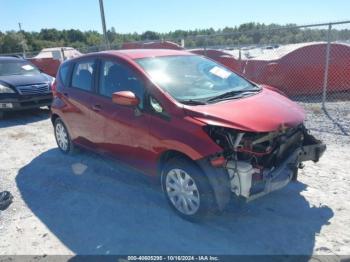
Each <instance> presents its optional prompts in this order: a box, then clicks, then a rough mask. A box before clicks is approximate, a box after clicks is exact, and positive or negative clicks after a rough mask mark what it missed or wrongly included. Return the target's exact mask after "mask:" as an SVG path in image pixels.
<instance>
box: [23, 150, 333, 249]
mask: <svg viewBox="0 0 350 262" xmlns="http://www.w3.org/2000/svg"><path fill="white" fill-rule="evenodd" d="M16 182H17V186H18V188H19V191H20V193H21V195H22V197H23V199H24V201H25V203H26V204H27V206H28V207H29V208H30V209H31V210H32V212H33V213H34V215H36V216H37V217H38V218H39V219H40V220H41V221H42V222H43V223H44V224H45V225H46V226H47V228H48V229H49V230H50V231H51V232H52V233H53V234H54V235H55V236H56V237H57V238H58V239H59V240H60V241H62V243H63V244H64V245H66V246H67V247H68V248H69V249H70V250H72V251H73V252H74V253H76V254H217V255H219V254H304V255H305V254H306V255H309V254H312V252H313V247H314V242H315V235H316V234H318V233H319V232H320V230H321V228H322V226H323V225H326V224H328V223H329V220H330V218H331V217H332V216H333V211H332V210H331V209H330V208H329V207H327V206H318V207H316V206H310V205H309V203H308V202H307V200H306V199H305V198H304V197H303V196H302V195H301V194H300V193H301V192H302V191H304V190H306V185H304V184H302V183H293V184H290V185H289V186H288V187H286V188H285V189H283V190H281V191H279V192H275V193H273V194H271V195H268V196H266V197H264V198H261V199H258V200H256V201H254V202H251V203H249V204H240V205H235V204H234V203H232V204H231V205H230V206H229V208H228V209H227V211H225V212H224V213H223V214H222V215H221V216H218V217H215V218H213V219H211V220H209V221H207V222H203V223H201V224H193V223H190V222H187V221H184V220H182V219H181V218H179V217H178V216H176V215H175V214H174V213H173V212H172V211H171V209H170V208H169V207H168V205H167V203H166V201H165V199H164V198H163V195H162V192H161V191H160V190H158V187H156V186H155V185H154V183H151V182H150V181H149V180H148V179H146V178H145V177H144V176H142V175H140V174H137V173H135V172H134V171H132V170H130V169H128V168H126V167H123V166H122V165H120V164H117V163H115V162H113V161H110V160H105V159H104V158H101V157H99V156H97V155H95V154H90V153H87V152H82V153H80V154H78V155H75V156H66V155H63V154H61V153H60V152H59V150H58V149H51V150H49V151H46V152H44V153H42V154H41V155H39V156H38V157H36V158H35V159H33V160H32V161H31V162H30V163H29V164H27V165H26V166H24V167H23V168H21V169H20V171H19V173H18V175H17V177H16Z"/></svg>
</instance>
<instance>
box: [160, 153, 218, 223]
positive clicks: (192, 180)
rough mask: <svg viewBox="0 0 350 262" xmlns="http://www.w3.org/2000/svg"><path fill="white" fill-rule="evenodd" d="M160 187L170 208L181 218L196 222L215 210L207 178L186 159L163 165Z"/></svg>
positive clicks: (174, 160) (178, 158)
mask: <svg viewBox="0 0 350 262" xmlns="http://www.w3.org/2000/svg"><path fill="white" fill-rule="evenodd" d="M162 187H163V192H164V193H165V195H166V198H167V200H168V202H169V204H170V206H171V207H172V208H173V210H174V211H175V212H176V213H177V214H178V215H180V216H181V217H182V218H185V219H187V220H190V221H192V222H197V221H199V220H202V219H203V218H205V217H208V215H210V214H211V213H212V211H214V209H215V199H214V194H213V190H212V188H211V186H210V184H209V181H208V179H207V177H206V176H205V174H203V172H202V171H201V170H200V169H199V168H198V167H197V166H196V165H195V164H194V163H193V162H192V161H190V160H188V159H186V158H181V157H177V158H173V159H170V160H169V161H168V162H167V163H166V164H165V168H164V169H163V172H162Z"/></svg>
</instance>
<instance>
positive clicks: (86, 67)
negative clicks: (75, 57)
mask: <svg viewBox="0 0 350 262" xmlns="http://www.w3.org/2000/svg"><path fill="white" fill-rule="evenodd" d="M94 73H95V61H94V60H89V61H86V60H85V61H81V62H77V63H76V64H75V66H74V70H73V76H72V87H75V88H78V89H81V90H85V91H92V90H93V75H94Z"/></svg>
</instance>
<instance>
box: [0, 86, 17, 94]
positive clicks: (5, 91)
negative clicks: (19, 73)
mask: <svg viewBox="0 0 350 262" xmlns="http://www.w3.org/2000/svg"><path fill="white" fill-rule="evenodd" d="M14 92H15V91H13V89H11V88H9V87H8V86H4V85H2V84H0V94H13V93H14Z"/></svg>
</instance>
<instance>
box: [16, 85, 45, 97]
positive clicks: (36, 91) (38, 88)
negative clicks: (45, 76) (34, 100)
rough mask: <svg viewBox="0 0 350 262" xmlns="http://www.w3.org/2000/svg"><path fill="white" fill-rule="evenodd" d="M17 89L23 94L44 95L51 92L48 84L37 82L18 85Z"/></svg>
mask: <svg viewBox="0 0 350 262" xmlns="http://www.w3.org/2000/svg"><path fill="white" fill-rule="evenodd" d="M17 90H18V92H19V93H20V94H21V95H24V96H27V95H43V94H48V93H50V92H51V90H50V86H49V85H48V84H35V85H26V86H17Z"/></svg>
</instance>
